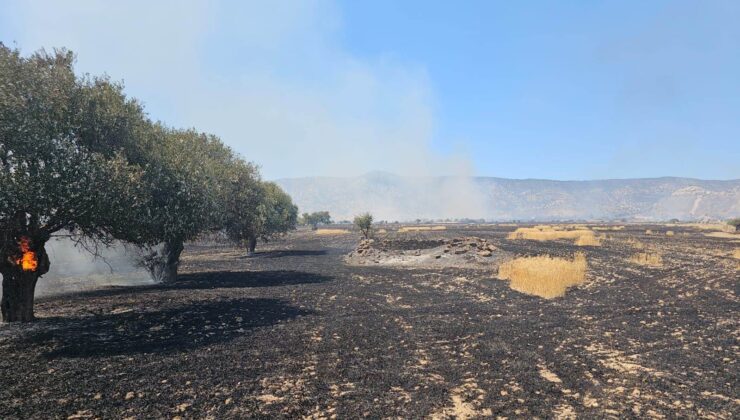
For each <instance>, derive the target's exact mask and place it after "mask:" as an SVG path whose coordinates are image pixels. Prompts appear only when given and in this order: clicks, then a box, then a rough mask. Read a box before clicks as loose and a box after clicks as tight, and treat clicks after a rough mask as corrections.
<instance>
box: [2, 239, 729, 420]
mask: <svg viewBox="0 0 740 420" xmlns="http://www.w3.org/2000/svg"><path fill="white" fill-rule="evenodd" d="M647 228H651V229H653V230H654V231H655V232H657V234H656V235H651V236H647V235H645V234H644V232H645V229H647ZM513 229H514V228H513V227H495V226H494V227H486V226H478V227H460V228H456V229H449V230H448V231H446V232H434V235H436V236H438V235H443V236H445V235H446V236H450V237H451V236H455V235H465V236H479V237H483V238H486V239H488V240H490V241H491V242H492V243H494V244H496V246H498V247H500V248H501V249H503V250H505V251H510V252H513V253H515V254H518V255H536V254H543V253H548V254H551V255H572V254H573V253H574V252H575V251H578V250H582V251H585V253H586V254H587V257H588V262H589V274H588V280H587V282H586V284H584V285H583V286H581V287H579V288H577V289H573V290H571V291H569V292H568V293H567V294H566V295H565V296H564V297H562V298H558V299H554V300H543V299H540V298H537V297H532V296H527V295H523V294H520V293H518V292H515V291H512V290H510V289H509V288H508V287H507V283H506V282H504V281H499V280H496V279H494V278H492V277H491V274H490V273H486V272H484V271H480V270H478V271H475V270H465V269H442V270H416V269H392V268H381V267H350V266H347V265H345V264H343V263H342V257H343V256H344V255H345V254H346V253H347V252H349V251H350V250H351V249H352V247H353V246H354V245H355V244H356V243H357V237H356V236H355V235H344V236H336V237H316V236H313V235H311V234H310V233H307V232H303V233H297V234H294V235H291V237H289V238H286V239H285V240H281V241H278V242H275V243H271V244H269V246H268V247H267V248H266V249H265V250H264V251H263V252H261V253H260V254H259V255H258V256H257V257H255V258H249V259H247V258H243V257H241V256H240V255H241V252H238V251H234V250H233V249H231V248H228V247H218V246H189V247H188V248H187V250H186V253H185V256H184V258H185V261H184V266H183V270H182V271H183V275H182V278H181V280H180V281H179V282H178V283H177V284H174V285H172V286H147V287H129V288H108V289H104V290H99V291H94V292H86V293H78V294H74V295H67V296H59V297H55V298H48V299H44V300H41V301H39V302H38V304H37V309H36V313H37V316H39V317H40V320H39V321H38V322H36V323H34V324H31V325H2V326H0V354H2V357H0V418H87V417H90V418H93V417H100V418H125V417H131V418H142V419H143V418H163V417H166V418H173V417H177V416H179V417H182V418H214V419H217V418H244V417H262V418H267V417H269V418H273V417H314V418H322V417H326V418H331V417H334V416H336V417H338V418H354V417H373V418H379V417H403V418H419V417H428V416H434V417H437V418H445V417H453V416H457V417H459V418H471V417H489V416H490V417H497V416H502V417H510V418H511V417H535V416H536V417H540V418H554V417H564V418H573V417H574V416H577V417H580V418H624V417H627V418H629V417H660V416H665V417H668V418H675V417H685V418H732V417H733V416H734V414H735V413H737V412H739V411H740V387H739V386H738V385H739V384H738V373H739V370H738V364H737V362H738V360H737V354H738V349H739V347H738V335H739V333H740V328H739V327H740V317H739V316H738V310H739V309H740V305H739V304H738V298H737V295H738V271H737V268H738V261H737V260H734V259H732V257H731V256H730V254H731V252H732V251H733V249H734V248H736V247H738V246H739V244H738V243H737V242H733V240H732V239H725V238H709V237H706V236H704V235H703V234H702V232H701V231H698V230H693V229H689V228H685V229H681V228H672V230H674V231H675V232H676V235H675V236H672V237H667V236H665V235H664V234H662V233H661V232H665V230H666V228H665V227H660V226H653V227H645V226H628V228H627V229H625V230H623V231H614V232H604V233H605V234H607V235H608V236H609V238H610V239H607V240H605V241H604V244H603V245H602V246H601V247H580V248H579V247H575V246H573V245H571V244H570V243H569V242H565V241H555V242H533V241H521V240H518V241H510V240H506V239H504V238H505V235H506V231H510V230H513ZM430 235H431V234H430ZM628 237H635V238H639V240H640V241H642V242H644V243H645V244H648V245H650V246H652V247H655V248H657V249H660V250H661V252H663V260H664V266H663V267H660V268H647V267H642V266H637V265H634V264H632V263H629V262H628V259H629V257H630V256H631V255H632V254H633V253H634V252H635V251H634V250H633V249H632V248H631V246H630V245H629V244H627V243H626V242H625V241H624V239H625V238H628ZM42 281H43V280H42ZM70 416H71V417H70Z"/></svg>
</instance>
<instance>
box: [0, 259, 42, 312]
mask: <svg viewBox="0 0 740 420" xmlns="http://www.w3.org/2000/svg"><path fill="white" fill-rule="evenodd" d="M32 250H33V251H34V252H35V253H36V259H37V261H38V265H37V266H36V269H35V270H33V271H30V270H29V271H26V270H23V268H22V267H19V266H18V265H17V263H16V259H17V258H18V255H4V256H3V261H2V263H0V274H2V276H3V297H2V300H0V313H2V319H3V321H4V322H29V321H33V320H34V316H33V298H34V292H35V290H36V283H37V282H38V279H39V277H41V276H42V275H44V274H46V272H48V271H49V256H48V255H47V254H46V250H45V249H44V246H43V245H41V246H36V247H33V248H32Z"/></svg>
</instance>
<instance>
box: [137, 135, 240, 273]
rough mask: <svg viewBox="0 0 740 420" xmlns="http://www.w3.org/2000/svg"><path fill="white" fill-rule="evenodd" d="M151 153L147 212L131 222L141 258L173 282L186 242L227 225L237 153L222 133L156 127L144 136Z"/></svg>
mask: <svg viewBox="0 0 740 420" xmlns="http://www.w3.org/2000/svg"><path fill="white" fill-rule="evenodd" d="M143 138H145V139H146V140H143V145H141V147H143V148H144V150H145V151H146V152H147V153H145V154H144V155H142V156H144V157H143V158H142V159H141V161H138V162H137V163H139V164H142V165H144V166H145V167H146V168H147V170H146V172H145V173H144V176H143V179H142V183H143V184H144V185H145V186H146V187H147V188H148V191H149V194H148V200H147V201H146V203H145V206H143V210H144V212H145V213H144V214H142V215H141V217H138V218H137V220H138V221H139V223H138V224H137V225H136V226H135V227H132V229H136V230H138V231H139V232H140V236H141V238H142V240H140V241H139V242H140V243H142V244H143V245H142V246H141V248H140V249H141V252H140V263H141V265H142V266H144V267H145V268H147V269H148V271H149V272H150V274H151V275H152V277H153V278H154V279H155V280H157V281H160V282H163V283H169V282H173V281H175V280H176V279H177V271H178V266H179V263H180V255H181V253H182V251H183V249H184V244H185V242H187V241H190V240H192V239H194V238H195V237H197V236H198V235H199V234H201V233H202V232H204V231H209V230H215V229H218V228H220V227H221V226H222V223H223V219H224V213H223V202H224V197H225V194H226V182H227V177H228V175H227V174H228V170H229V167H230V166H232V165H236V162H237V161H238V159H237V157H236V156H235V155H234V154H233V153H232V151H231V150H230V149H229V148H228V147H226V146H225V145H224V144H223V143H222V142H221V141H220V140H219V139H218V138H217V137H215V136H211V135H207V134H203V133H198V132H196V131H194V130H174V129H170V128H166V127H163V126H161V125H157V126H154V127H153V128H152V130H151V132H150V133H149V134H148V135H147V136H143Z"/></svg>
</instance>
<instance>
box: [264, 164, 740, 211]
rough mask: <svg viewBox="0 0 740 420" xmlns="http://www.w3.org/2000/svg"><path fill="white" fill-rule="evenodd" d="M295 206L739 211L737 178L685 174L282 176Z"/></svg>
mask: <svg viewBox="0 0 740 420" xmlns="http://www.w3.org/2000/svg"><path fill="white" fill-rule="evenodd" d="M275 182H277V183H278V185H280V186H281V187H282V188H284V189H285V190H286V191H287V192H288V194H290V195H291V196H292V197H293V199H294V201H295V202H296V204H297V205H298V206H299V208H300V209H301V211H317V210H328V211H329V212H330V213H331V214H332V215H333V216H334V218H335V220H344V219H351V217H352V216H353V215H355V214H357V213H360V212H363V211H370V212H371V213H373V214H374V215H375V216H376V219H377V220H399V221H408V220H415V219H448V218H449V219H455V218H458V219H459V218H471V219H485V220H491V221H496V220H543V221H546V220H607V221H609V220H634V221H660V220H668V219H674V218H676V219H679V220H687V221H688V220H691V221H695V220H722V219H726V218H729V217H734V216H737V215H738V214H740V179H732V180H704V179H696V178H686V177H672V176H666V177H657V178H626V179H603V180H547V179H511V178H500V177H488V176H472V177H461V176H403V175H396V174H392V173H388V172H371V173H368V174H365V175H360V176H354V177H329V176H326V177H302V178H282V179H278V180H276V181H275Z"/></svg>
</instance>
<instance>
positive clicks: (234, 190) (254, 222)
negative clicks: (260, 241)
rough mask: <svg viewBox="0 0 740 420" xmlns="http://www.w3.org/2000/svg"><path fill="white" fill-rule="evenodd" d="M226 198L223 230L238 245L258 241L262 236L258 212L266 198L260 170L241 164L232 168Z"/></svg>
mask: <svg viewBox="0 0 740 420" xmlns="http://www.w3.org/2000/svg"><path fill="white" fill-rule="evenodd" d="M225 190H226V194H225V196H224V209H225V214H224V223H223V225H224V229H225V230H226V234H227V235H228V237H229V238H230V239H231V240H233V241H234V242H237V243H244V242H245V241H247V240H249V239H251V238H257V237H258V236H259V233H260V225H261V222H260V219H261V218H260V216H259V213H258V209H259V207H260V205H261V204H262V203H263V201H264V198H265V190H264V189H263V188H261V181H260V179H259V174H258V172H257V169H256V168H255V167H254V166H253V165H251V164H245V163H239V164H237V165H234V166H233V167H231V168H230V171H229V174H228V182H227V184H226V185H225Z"/></svg>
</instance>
